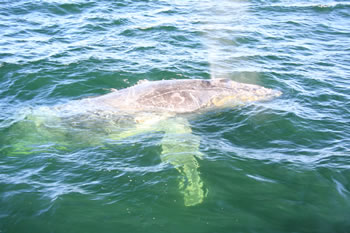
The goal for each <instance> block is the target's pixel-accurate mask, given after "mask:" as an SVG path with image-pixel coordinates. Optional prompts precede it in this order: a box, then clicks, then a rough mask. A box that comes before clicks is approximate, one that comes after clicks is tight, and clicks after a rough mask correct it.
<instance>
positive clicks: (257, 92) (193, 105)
mask: <svg viewBox="0 0 350 233" xmlns="http://www.w3.org/2000/svg"><path fill="white" fill-rule="evenodd" d="M281 94H282V93H281V92H280V91H276V90H272V89H269V88H265V87H262V86H258V85H253V84H244V83H239V82H235V81H232V80H229V79H212V80H201V79H182V80H161V81H142V82H141V83H139V84H137V85H135V86H132V87H129V88H126V89H121V90H116V91H114V92H111V93H109V94H105V95H102V96H99V97H94V98H88V99H86V101H88V102H89V105H90V104H93V105H97V106H100V107H102V106H104V107H108V108H112V109H118V110H120V111H122V112H130V113H137V112H159V113H161V112H170V113H192V112H196V111H198V110H205V109H210V108H215V107H222V106H231V105H232V106H235V105H237V104H241V103H246V102H253V101H259V100H268V99H271V98H273V97H277V96H280V95H281Z"/></svg>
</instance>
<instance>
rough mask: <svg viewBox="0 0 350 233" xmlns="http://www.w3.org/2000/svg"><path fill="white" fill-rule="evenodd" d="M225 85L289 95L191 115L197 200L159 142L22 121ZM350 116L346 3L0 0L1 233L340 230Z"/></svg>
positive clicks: (349, 206) (347, 222)
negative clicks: (127, 92) (139, 86)
mask: <svg viewBox="0 0 350 233" xmlns="http://www.w3.org/2000/svg"><path fill="white" fill-rule="evenodd" d="M221 77H223V78H229V79H232V80H235V81H239V82H243V83H251V84H258V85H261V86H264V87H268V88H272V89H276V90H279V91H282V92H283V95H282V96H280V97H278V98H276V99H273V100H271V101H266V102H257V103H251V104H248V105H243V106H239V107H236V108H228V109H222V110H217V111H214V112H207V113H205V114H199V115H197V116H196V117H191V118H190V119H189V125H190V128H191V130H192V133H191V134H192V135H194V136H196V138H199V139H200V145H199V148H198V150H199V151H198V152H199V153H200V154H201V155H202V156H201V159H199V158H198V159H197V162H198V171H199V172H200V177H201V180H202V182H203V190H204V191H205V197H204V198H203V201H202V203H200V204H197V205H194V206H186V205H185V204H184V195H183V193H182V191H181V188H179V180H181V174H180V173H179V172H178V171H177V170H176V169H175V168H174V166H172V165H171V164H168V163H165V162H164V161H162V160H161V158H160V154H161V150H162V149H161V147H162V138H163V137H164V133H159V132H157V133H143V134H140V135H136V136H133V137H130V138H126V139H123V140H122V141H118V140H112V139H110V140H106V141H103V143H101V140H97V139H100V138H98V137H100V136H101V135H103V134H104V133H106V132H108V130H109V129H108V128H110V125H109V124H108V123H106V122H104V121H101V122H96V121H94V120H89V119H85V118H84V119H79V124H80V126H81V127H76V128H73V129H71V131H69V133H67V132H65V133H64V134H63V133H57V134H50V135H46V134H40V133H42V131H40V130H39V129H38V128H35V125H33V124H30V122H29V120H28V117H26V114H25V113H26V112H27V111H32V110H33V109H42V110H45V109H46V110H47V109H51V108H52V106H55V105H57V104H65V103H71V102H72V101H74V100H78V99H82V98H87V97H91V96H98V95H101V94H105V93H108V92H110V89H111V88H114V89H121V88H126V87H129V86H132V85H134V84H136V83H137V82H138V81H139V80H144V79H147V80H150V81H154V80H162V79H166V80H170V79H210V78H221ZM82 107H83V106H82ZM349 109H350V2H349V1H334V0H312V1H306V0H300V1H289V0H267V1H258V0H252V1H248V0H240V1H238V0H236V1H234V0H231V1H229V0H223V1H209V0H201V1H197V0H188V1H179V0H173V1H170V0H155V1H147V0H137V1H128V0H120V1H118V0H116V1H106V0H101V1H96V0H73V1H65V0H62V1H59V0H40V1H39V0H35V1H27V0H18V1H8V0H2V1H0V233H11V232H13V233H15V232H16V233H21V232H35V233H39V232H45V233H47V232H55V233H56V232H65V233H67V232H85V233H87V232H152V233H154V232H182V233H184V232H208V233H209V232H260V233H261V232H350V153H349V151H350V111H349ZM74 110H76V111H78V112H79V111H80V107H77V108H76V109H74ZM43 117H44V118H45V115H44V116H43ZM40 119H41V118H40ZM44 120H45V119H44ZM49 123H50V124H51V125H50V126H51V127H54V126H57V127H58V128H59V127H60V126H61V125H62V124H63V123H65V122H63V123H62V122H61V121H55V118H51V120H50V122H49ZM83 123H84V124H83ZM39 131H40V132H39ZM55 132H56V131H55ZM67 134H68V136H67ZM77 135H79V136H77ZM62 138H64V140H63V139H62ZM68 139H69V140H68ZM83 139H84V140H83ZM60 140H63V141H60ZM59 142H64V143H66V144H67V145H68V144H69V145H68V146H67V145H66V144H64V143H61V144H60V145H59ZM28 144H30V145H31V148H30V151H28V150H24V151H23V153H12V152H11V151H13V150H12V149H13V148H15V147H20V146H23V147H25V145H28ZM17 149H18V148H17Z"/></svg>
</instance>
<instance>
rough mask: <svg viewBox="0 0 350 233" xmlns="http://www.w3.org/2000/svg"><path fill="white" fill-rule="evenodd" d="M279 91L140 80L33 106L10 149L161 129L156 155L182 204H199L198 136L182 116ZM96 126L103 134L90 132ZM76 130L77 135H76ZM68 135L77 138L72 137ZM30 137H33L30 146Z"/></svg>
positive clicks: (228, 83) (218, 81)
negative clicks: (171, 173) (173, 174)
mask: <svg viewBox="0 0 350 233" xmlns="http://www.w3.org/2000/svg"><path fill="white" fill-rule="evenodd" d="M280 95H281V92H280V91H276V90H272V89H268V88H264V87H262V86H258V85H253V84H244V83H238V82H235V81H232V80H228V79H212V80H200V79H183V80H162V81H142V82H140V83H138V84H137V85H135V86H132V87H129V88H125V89H121V90H115V91H113V92H111V93H108V94H105V95H101V96H97V97H92V98H86V99H81V100H76V101H72V102H69V103H66V104H63V105H57V106H53V107H41V108H38V109H36V110H33V111H32V112H31V113H30V114H28V115H27V117H26V120H25V121H23V123H22V124H21V122H20V123H19V126H18V127H19V128H20V129H21V132H27V131H29V130H32V131H31V133H28V135H29V136H28V140H27V143H23V141H25V140H21V142H20V143H17V144H14V145H13V147H14V151H17V152H18V151H21V150H23V148H25V147H29V145H37V144H38V143H40V142H41V143H43V140H50V141H49V142H50V143H51V144H55V143H57V142H58V141H59V144H61V145H66V144H68V142H69V143H72V142H73V143H74V142H79V143H80V142H81V141H87V142H89V143H94V144H96V143H102V142H103V141H104V140H105V141H106V140H107V141H111V140H113V141H122V140H123V139H125V138H128V137H132V136H136V135H139V134H143V133H149V132H163V133H164V136H163V138H162V140H161V148H162V152H161V154H160V158H161V160H162V161H163V162H166V163H170V164H171V165H173V166H174V167H175V168H176V169H177V170H178V171H179V172H180V174H181V176H180V181H179V189H180V191H181V192H182V193H183V197H184V204H185V206H194V205H197V204H200V203H202V202H203V200H204V198H205V196H206V193H207V192H205V188H204V187H203V182H202V179H201V177H200V172H199V163H198V161H197V158H202V157H203V155H202V153H201V152H200V148H199V147H200V137H199V136H197V135H194V134H193V133H192V130H191V127H190V124H189V122H188V120H187V115H188V114H190V113H191V114H192V113H201V112H203V111H209V110H211V109H215V108H229V107H234V106H237V105H241V104H244V103H250V102H253V101H260V100H268V99H271V98H273V97H277V96H280ZM125 125H127V127H125ZM77 128H78V129H79V130H76V129H77ZM82 128H83V129H84V130H81V129H82ZM33 129H34V130H33ZM97 130H99V131H102V132H103V133H102V134H95V135H96V136H92V135H94V134H93V133H92V132H94V131H97ZM80 131H82V133H81V136H77V135H79V132H80ZM67 135H72V136H69V137H67ZM98 135H103V137H101V136H98ZM74 137H76V138H78V139H76V140H73V138H74ZM102 138H103V139H102ZM33 140H37V142H35V143H36V144H35V143H33ZM53 142H54V143H53ZM50 143H47V144H50ZM27 151H28V150H27Z"/></svg>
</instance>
